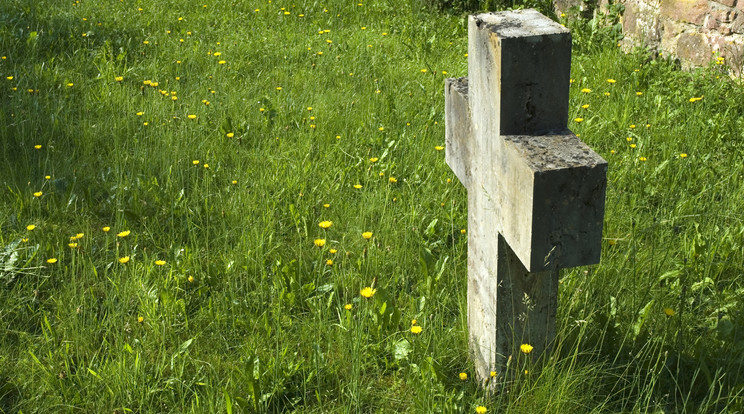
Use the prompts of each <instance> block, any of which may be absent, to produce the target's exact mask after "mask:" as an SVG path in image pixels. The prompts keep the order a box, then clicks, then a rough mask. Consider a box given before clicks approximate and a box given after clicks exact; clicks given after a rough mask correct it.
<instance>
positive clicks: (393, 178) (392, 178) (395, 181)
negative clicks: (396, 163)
mask: <svg viewBox="0 0 744 414" xmlns="http://www.w3.org/2000/svg"><path fill="white" fill-rule="evenodd" d="M388 181H390V184H395V183H397V182H398V179H397V178H395V177H390V178H388Z"/></svg>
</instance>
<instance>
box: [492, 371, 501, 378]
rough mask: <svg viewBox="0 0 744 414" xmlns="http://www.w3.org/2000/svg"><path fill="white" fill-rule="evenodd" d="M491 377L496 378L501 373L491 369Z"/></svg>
mask: <svg viewBox="0 0 744 414" xmlns="http://www.w3.org/2000/svg"><path fill="white" fill-rule="evenodd" d="M490 375H491V378H496V376H497V375H499V374H498V373H497V372H496V371H491V374H490Z"/></svg>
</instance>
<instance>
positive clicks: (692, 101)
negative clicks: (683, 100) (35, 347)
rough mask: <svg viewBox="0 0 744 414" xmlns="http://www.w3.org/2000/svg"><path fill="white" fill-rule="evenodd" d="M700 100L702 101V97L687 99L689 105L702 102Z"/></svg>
mask: <svg viewBox="0 0 744 414" xmlns="http://www.w3.org/2000/svg"><path fill="white" fill-rule="evenodd" d="M702 100H703V97H702V96H700V97H692V98H690V99H689V101H690V102H691V103H694V102H697V101H702Z"/></svg>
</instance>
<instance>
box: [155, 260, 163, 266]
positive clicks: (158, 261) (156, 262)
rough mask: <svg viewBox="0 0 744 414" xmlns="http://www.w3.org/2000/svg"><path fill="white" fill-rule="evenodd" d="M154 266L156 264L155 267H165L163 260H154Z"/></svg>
mask: <svg viewBox="0 0 744 414" xmlns="http://www.w3.org/2000/svg"><path fill="white" fill-rule="evenodd" d="M155 264H156V265H157V266H165V260H156V261H155Z"/></svg>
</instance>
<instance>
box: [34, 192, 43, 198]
mask: <svg viewBox="0 0 744 414" xmlns="http://www.w3.org/2000/svg"><path fill="white" fill-rule="evenodd" d="M42 194H43V193H42V192H41V191H37V192H35V193H34V197H36V198H39V197H41V195H42Z"/></svg>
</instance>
